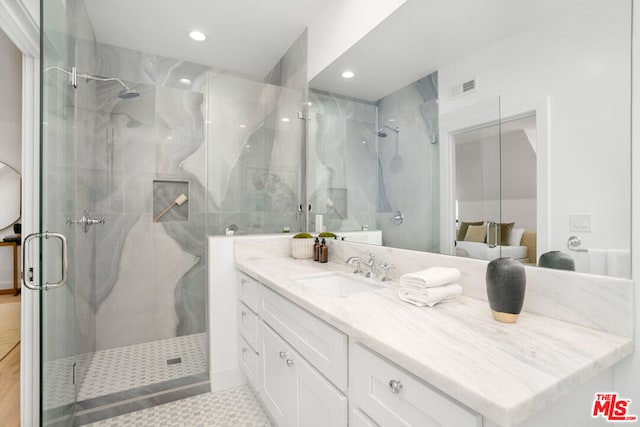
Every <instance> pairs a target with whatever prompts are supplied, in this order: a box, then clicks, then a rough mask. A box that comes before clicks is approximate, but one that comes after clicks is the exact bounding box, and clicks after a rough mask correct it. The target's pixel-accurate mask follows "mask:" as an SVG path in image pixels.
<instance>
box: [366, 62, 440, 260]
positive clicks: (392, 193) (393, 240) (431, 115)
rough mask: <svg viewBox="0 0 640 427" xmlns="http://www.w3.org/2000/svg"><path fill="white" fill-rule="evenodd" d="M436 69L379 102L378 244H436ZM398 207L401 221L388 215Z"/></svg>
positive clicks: (428, 246)
mask: <svg viewBox="0 0 640 427" xmlns="http://www.w3.org/2000/svg"><path fill="white" fill-rule="evenodd" d="M436 88H437V73H433V74H431V75H429V76H427V77H425V78H423V79H421V80H419V81H417V82H415V83H413V84H411V85H408V86H406V87H404V88H402V89H400V90H398V91H397V92H394V93H392V94H391V95H389V96H387V97H385V98H383V99H381V100H379V101H378V103H377V104H378V118H379V126H380V127H382V126H383V125H387V126H389V127H391V128H396V127H399V132H398V133H397V134H396V132H394V131H392V130H387V132H386V133H387V137H385V138H379V139H378V150H379V162H380V174H379V175H380V179H381V181H380V183H379V192H380V194H379V199H378V208H379V209H380V213H379V217H378V220H379V224H380V227H381V229H382V236H383V243H384V244H385V245H389V246H393V247H402V248H407V249H414V250H422V251H430V252H431V251H436V252H437V251H438V249H439V213H440V207H439V197H440V196H439V190H438V187H439V178H438V176H439V167H438V161H439V152H438V146H437V144H436V143H435V142H436V140H435V139H433V138H435V137H436V135H437V132H438V129H437V121H438V119H437V118H438V108H437V90H436ZM396 211H400V212H401V213H402V214H403V215H404V222H403V223H402V224H395V223H393V222H391V221H390V220H389V219H390V217H391V216H392V215H393V214H394V213H395V212H396Z"/></svg>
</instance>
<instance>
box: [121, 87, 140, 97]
mask: <svg viewBox="0 0 640 427" xmlns="http://www.w3.org/2000/svg"><path fill="white" fill-rule="evenodd" d="M139 96H140V93H139V92H138V91H137V90H135V89H131V88H130V87H128V86H125V87H124V89H122V90H121V91H120V92H118V98H120V99H131V98H137V97H139Z"/></svg>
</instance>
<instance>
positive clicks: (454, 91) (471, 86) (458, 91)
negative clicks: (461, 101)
mask: <svg viewBox="0 0 640 427" xmlns="http://www.w3.org/2000/svg"><path fill="white" fill-rule="evenodd" d="M477 89H478V82H477V81H476V79H473V80H469V81H467V82H464V83H462V84H459V85H455V86H454V87H452V88H451V97H452V98H455V97H456V96H460V95H464V94H466V93H469V92H475V91H476V90H477Z"/></svg>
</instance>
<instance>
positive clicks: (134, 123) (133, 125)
mask: <svg viewBox="0 0 640 427" xmlns="http://www.w3.org/2000/svg"><path fill="white" fill-rule="evenodd" d="M126 126H127V127H128V128H139V127H140V126H142V122H139V121H137V120H136V119H131V120H129V121H128V122H127V125H126Z"/></svg>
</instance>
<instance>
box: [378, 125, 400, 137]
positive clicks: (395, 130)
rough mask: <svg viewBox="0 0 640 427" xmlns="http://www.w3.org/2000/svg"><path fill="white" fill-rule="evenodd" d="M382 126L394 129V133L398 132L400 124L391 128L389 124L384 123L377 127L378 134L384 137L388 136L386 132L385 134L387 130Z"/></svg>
mask: <svg viewBox="0 0 640 427" xmlns="http://www.w3.org/2000/svg"><path fill="white" fill-rule="evenodd" d="M384 128H387V129H391V130H392V131H394V132H395V133H396V135H397V134H399V133H400V126H396V127H395V128H392V127H391V126H387V125H384V126H382V127H381V128H380V129H378V136H379V137H380V138H386V137H387V136H388V134H387V132H385V130H384Z"/></svg>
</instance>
